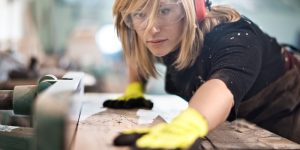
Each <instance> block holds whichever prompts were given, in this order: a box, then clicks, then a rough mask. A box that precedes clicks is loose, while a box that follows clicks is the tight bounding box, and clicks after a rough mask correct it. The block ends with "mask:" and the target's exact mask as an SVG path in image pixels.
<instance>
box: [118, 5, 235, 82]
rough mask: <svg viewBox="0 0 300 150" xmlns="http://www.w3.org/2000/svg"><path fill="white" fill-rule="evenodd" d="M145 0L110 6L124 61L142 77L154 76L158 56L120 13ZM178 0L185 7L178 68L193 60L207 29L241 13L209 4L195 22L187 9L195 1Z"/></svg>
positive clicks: (129, 10) (229, 20) (137, 7)
mask: <svg viewBox="0 0 300 150" xmlns="http://www.w3.org/2000/svg"><path fill="white" fill-rule="evenodd" d="M148 1H150V0H116V1H115V3H114V6H113V16H114V17H115V27H116V30H117V33H118V36H119V38H120V40H121V43H122V46H123V49H124V54H125V58H126V61H127V63H128V64H129V65H132V66H133V65H135V66H136V67H137V69H138V71H139V73H140V75H142V76H143V77H144V78H148V77H150V76H152V77H156V76H157V70H156V68H155V66H154V63H155V62H156V61H157V58H156V57H155V56H153V55H152V54H151V52H150V51H149V50H148V49H147V47H146V46H145V45H144V44H143V42H142V41H140V39H139V38H138V36H137V33H136V32H135V30H133V29H130V28H129V27H128V26H127V25H126V24H125V22H124V20H123V17H124V16H126V15H128V14H129V13H131V12H133V11H135V10H137V9H139V8H142V7H143V6H145V5H146V4H147V3H148ZM151 1H153V0H151ZM155 1H159V0H155ZM181 2H182V6H183V9H184V10H185V17H184V25H183V26H184V29H183V32H182V41H181V42H180V47H179V49H180V50H179V54H178V58H177V59H176V61H175V62H174V63H173V65H175V67H176V69H177V70H182V69H185V68H187V67H189V66H191V65H193V64H194V62H195V60H196V58H197V57H198V55H199V54H200V51H201V49H202V47H203V42H204V38H205V34H206V33H208V32H210V31H211V30H212V29H213V28H214V27H215V26H217V25H219V24H220V23H225V22H234V21H237V20H239V19H240V14H239V13H238V12H237V11H236V10H234V9H232V8H230V7H228V6H223V5H219V6H214V7H212V8H211V11H207V14H206V16H205V18H204V20H202V21H201V22H199V23H198V22H197V21H196V19H195V18H196V14H195V11H190V10H194V9H195V8H194V1H193V0H182V1H181ZM156 4H157V2H156V3H155V2H154V5H153V8H152V10H156V9H157V8H155V6H156ZM157 7H158V6H157ZM153 15H155V14H151V15H150V21H151V16H153ZM152 24H153V22H149V24H148V26H147V28H146V32H147V29H148V28H149V27H150V26H151V25H152ZM195 25H198V27H197V28H196V27H195ZM148 30H149V29H148Z"/></svg>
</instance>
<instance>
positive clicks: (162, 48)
mask: <svg viewBox="0 0 300 150" xmlns="http://www.w3.org/2000/svg"><path fill="white" fill-rule="evenodd" d="M150 1H151V0H150ZM152 6H153V4H152V3H148V4H147V5H146V6H145V7H144V8H143V9H140V10H138V11H135V12H133V13H131V14H130V16H129V17H130V19H128V20H129V21H130V22H129V23H128V24H129V25H130V26H131V28H132V29H134V30H135V31H136V33H137V35H138V37H139V39H140V40H141V41H143V43H144V44H145V46H146V47H147V48H148V49H149V50H150V51H151V53H152V54H153V55H154V56H157V57H162V56H165V55H167V54H169V53H170V52H172V51H174V50H175V49H176V48H178V47H179V44H180V42H181V40H182V39H181V35H182V32H183V27H184V10H183V7H182V4H181V1H180V0H160V1H159V4H158V5H157V6H158V8H157V9H153V7H152ZM154 10H156V11H157V13H154V14H153V11H154ZM156 11H155V12H156ZM149 16H150V17H149ZM151 16H154V17H151ZM149 18H151V19H149ZM149 20H150V21H149ZM149 22H151V26H149V25H148V23H149Z"/></svg>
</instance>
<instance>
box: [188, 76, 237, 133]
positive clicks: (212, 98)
mask: <svg viewBox="0 0 300 150" xmlns="http://www.w3.org/2000/svg"><path fill="white" fill-rule="evenodd" d="M233 104H234V100H233V95H232V93H231V92H230V90H229V89H228V88H227V86H226V84H225V83H224V82H223V81H221V80H219V79H212V80H209V81H207V82H205V83H204V84H203V85H202V86H201V87H200V88H199V89H198V90H197V91H196V93H195V94H194V96H193V97H192V98H191V100H190V102H189V107H192V108H194V109H196V110H197V111H198V112H199V113H200V114H202V115H203V116H204V117H205V118H206V119H207V121H208V126H209V131H211V130H213V129H214V128H216V127H217V126H218V125H220V124H221V123H223V122H224V121H225V120H226V118H227V117H228V115H229V113H230V110H231V108H232V107H233Z"/></svg>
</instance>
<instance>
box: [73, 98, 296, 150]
mask: <svg viewBox="0 0 300 150" xmlns="http://www.w3.org/2000/svg"><path fill="white" fill-rule="evenodd" d="M87 97H89V95H87ZM97 97H98V98H97ZM101 97H104V96H103V95H102V94H99V95H98V96H95V95H94V96H91V98H89V99H91V100H94V101H95V102H94V105H91V104H87V103H85V104H84V105H83V109H82V115H85V113H88V114H91V113H90V111H91V110H93V109H94V110H95V109H96V107H98V108H100V107H101V103H102V102H101V100H100V99H102V98H101ZM156 97H158V99H159V96H156ZM169 106H170V105H169ZM95 112H96V113H94V114H93V115H91V116H90V117H88V118H87V119H85V120H82V121H80V123H79V126H78V130H77V134H76V139H75V142H74V147H73V148H72V150H80V149H89V150H96V149H99V148H100V147H101V149H113V150H115V149H116V150H118V149H128V147H114V146H113V145H112V141H113V139H114V137H116V136H117V135H118V133H119V132H120V131H123V130H125V129H132V128H140V127H147V126H153V125H155V124H158V123H162V122H165V121H164V120H163V119H162V118H160V117H158V118H156V119H155V120H154V122H153V123H151V124H139V123H138V119H139V117H138V116H137V110H115V109H107V110H106V111H98V112H97V111H95ZM202 146H203V147H204V148H206V149H274V148H276V149H300V145H299V144H296V143H294V142H292V141H290V140H287V139H285V138H282V137H280V136H278V135H276V134H273V133H271V132H269V131H267V130H264V129H262V128H260V127H258V126H256V125H254V124H251V123H249V122H247V121H245V120H237V121H234V122H231V123H229V122H225V123H224V124H222V125H221V126H220V127H218V128H217V129H215V130H214V131H212V132H210V133H209V135H208V136H207V139H206V140H204V141H203V143H202Z"/></svg>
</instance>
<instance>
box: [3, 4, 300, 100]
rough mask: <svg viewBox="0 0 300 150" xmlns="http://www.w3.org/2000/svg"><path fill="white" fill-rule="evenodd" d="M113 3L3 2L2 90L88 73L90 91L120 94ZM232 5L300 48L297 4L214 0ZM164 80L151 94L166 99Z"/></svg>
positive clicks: (122, 73)
mask: <svg viewBox="0 0 300 150" xmlns="http://www.w3.org/2000/svg"><path fill="white" fill-rule="evenodd" d="M113 2H114V1H113V0H0V89H1V87H2V86H1V84H2V83H5V82H6V81H10V80H17V79H18V80H20V79H21V80H24V81H26V80H36V79H37V78H39V77H40V76H42V75H45V74H53V75H56V76H58V77H59V76H61V75H63V74H64V73H65V72H67V71H84V72H85V73H87V77H86V78H87V80H86V85H87V88H86V90H87V91H88V92H122V91H123V89H124V87H125V86H126V83H127V72H126V71H127V70H126V64H125V62H124V58H123V55H122V48H121V44H120V42H119V41H118V38H117V36H116V33H115V30H114V27H113V17H112V9H111V8H112V5H113ZM212 2H213V5H214V4H228V5H231V6H232V7H234V8H236V9H237V10H238V11H240V12H241V14H243V15H245V16H247V17H249V18H250V19H252V20H253V21H254V22H256V23H257V24H258V25H259V26H260V27H261V28H262V29H263V30H264V31H266V32H267V33H268V34H270V35H271V36H273V37H276V38H277V40H278V41H280V42H281V43H289V44H292V45H295V46H297V47H300V19H299V14H300V1H299V0H263V1H261V0H242V1H241V0H213V1H212ZM157 67H158V68H159V70H160V72H161V77H160V78H158V79H155V80H154V79H151V82H150V83H149V85H148V87H147V88H148V93H152V94H153V93H154V94H164V87H163V85H164V82H163V78H164V74H163V73H164V67H163V66H160V65H158V66H157Z"/></svg>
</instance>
